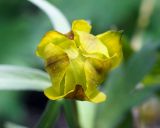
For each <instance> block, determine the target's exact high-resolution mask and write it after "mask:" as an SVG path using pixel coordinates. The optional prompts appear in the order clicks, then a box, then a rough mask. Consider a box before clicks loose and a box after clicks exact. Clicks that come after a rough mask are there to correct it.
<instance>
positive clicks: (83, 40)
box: [77, 31, 109, 57]
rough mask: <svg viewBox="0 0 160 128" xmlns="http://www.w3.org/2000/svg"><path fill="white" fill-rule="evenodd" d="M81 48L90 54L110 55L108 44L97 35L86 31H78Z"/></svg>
mask: <svg viewBox="0 0 160 128" xmlns="http://www.w3.org/2000/svg"><path fill="white" fill-rule="evenodd" d="M77 36H78V37H77V38H78V40H77V41H78V42H79V49H81V50H82V52H84V53H88V54H96V53H97V54H102V55H105V56H106V57H109V54H108V50H107V48H106V46H105V45H104V44H103V43H102V42H101V41H100V40H99V39H98V38H97V37H96V36H93V35H91V34H89V33H86V32H80V31H77Z"/></svg>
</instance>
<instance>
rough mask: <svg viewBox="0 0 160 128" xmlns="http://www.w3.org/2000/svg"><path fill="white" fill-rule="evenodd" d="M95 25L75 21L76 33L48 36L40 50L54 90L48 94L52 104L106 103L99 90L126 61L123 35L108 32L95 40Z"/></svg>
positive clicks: (39, 53)
mask: <svg viewBox="0 0 160 128" xmlns="http://www.w3.org/2000/svg"><path fill="white" fill-rule="evenodd" d="M90 31H91V25H90V24H89V23H88V22H86V21H85V20H75V21H74V22H73V23H72V31H71V32H69V33H67V34H65V35H64V34H61V33H59V32H57V31H50V32H48V33H47V34H46V35H45V36H44V37H43V39H42V40H41V42H40V44H39V45H38V48H37V55H38V56H40V57H41V58H43V59H44V60H45V66H46V70H47V72H48V73H49V75H50V77H51V81H52V86H51V87H49V88H47V89H46V90H44V93H45V95H46V96H47V97H48V98H49V99H52V100H57V99H60V98H69V99H77V100H87V101H90V102H94V103H98V102H102V101H104V100H105V99H106V96H105V94H104V93H102V92H100V91H99V90H98V89H97V87H98V86H99V85H100V84H101V82H102V81H103V80H104V77H105V75H106V74H107V72H108V71H109V70H110V69H112V68H113V67H115V66H117V65H118V64H119V63H120V61H121V59H122V49H121V43H120V37H121V32H116V31H108V32H105V33H102V34H100V35H97V36H94V35H91V34H90Z"/></svg>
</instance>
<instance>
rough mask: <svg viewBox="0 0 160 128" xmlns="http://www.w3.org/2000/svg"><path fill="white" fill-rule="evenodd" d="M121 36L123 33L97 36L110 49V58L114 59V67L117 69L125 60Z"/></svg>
mask: <svg viewBox="0 0 160 128" xmlns="http://www.w3.org/2000/svg"><path fill="white" fill-rule="evenodd" d="M121 36H122V31H118V32H117V31H107V32H105V33H102V34H99V35H97V38H98V39H100V40H101V41H102V42H103V44H104V45H105V46H106V47H107V48H108V53H109V56H110V57H111V58H112V59H111V61H112V67H116V66H117V65H118V64H119V63H120V62H121V60H122V58H123V53H122V46H121Z"/></svg>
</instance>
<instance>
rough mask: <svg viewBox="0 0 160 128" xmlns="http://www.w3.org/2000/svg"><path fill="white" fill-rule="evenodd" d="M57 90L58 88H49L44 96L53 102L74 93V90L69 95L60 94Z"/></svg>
mask: <svg viewBox="0 0 160 128" xmlns="http://www.w3.org/2000/svg"><path fill="white" fill-rule="evenodd" d="M56 89H57V88H54V87H49V88H47V89H45V90H44V94H45V95H46V96H47V97H48V98H49V99H51V100H57V99H61V98H64V97H65V96H66V95H67V94H69V93H71V92H73V91H74V90H71V91H70V92H68V93H60V91H59V90H56Z"/></svg>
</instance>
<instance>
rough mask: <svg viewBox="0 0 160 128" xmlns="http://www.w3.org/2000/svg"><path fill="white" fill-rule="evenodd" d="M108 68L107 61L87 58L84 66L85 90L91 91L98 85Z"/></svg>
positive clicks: (109, 64) (109, 65) (108, 63)
mask: <svg viewBox="0 0 160 128" xmlns="http://www.w3.org/2000/svg"><path fill="white" fill-rule="evenodd" d="M110 67H111V63H110V61H109V60H102V59H95V58H88V59H87V60H86V62H85V65H84V70H85V76H86V84H87V85H88V87H87V88H88V89H90V90H92V88H95V87H97V86H98V85H100V84H101V82H102V81H103V80H104V76H105V75H106V73H107V72H108V71H109V69H110Z"/></svg>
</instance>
